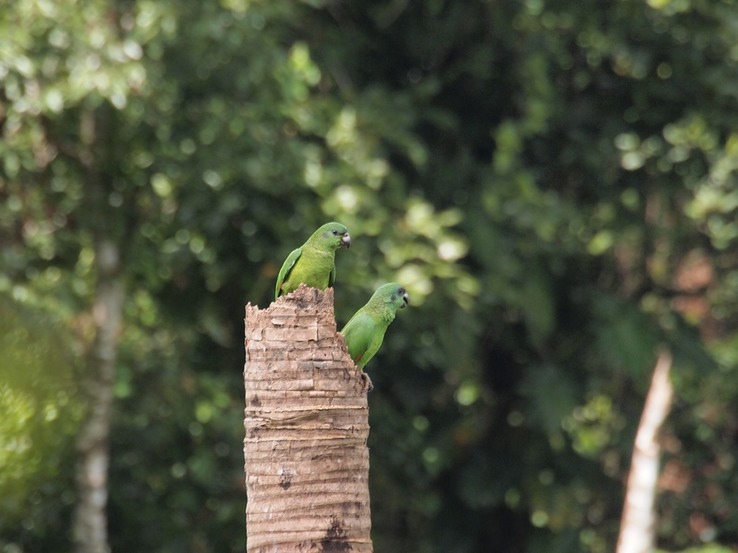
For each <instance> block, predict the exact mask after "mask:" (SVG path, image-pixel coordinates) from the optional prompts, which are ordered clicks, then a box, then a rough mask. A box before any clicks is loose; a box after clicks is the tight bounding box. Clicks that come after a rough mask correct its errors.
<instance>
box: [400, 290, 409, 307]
mask: <svg viewBox="0 0 738 553" xmlns="http://www.w3.org/2000/svg"><path fill="white" fill-rule="evenodd" d="M409 303H410V296H409V295H408V293H407V292H405V293H404V294H402V305H401V306H400V307H402V308H403V309H405V308H406V307H407V304H409Z"/></svg>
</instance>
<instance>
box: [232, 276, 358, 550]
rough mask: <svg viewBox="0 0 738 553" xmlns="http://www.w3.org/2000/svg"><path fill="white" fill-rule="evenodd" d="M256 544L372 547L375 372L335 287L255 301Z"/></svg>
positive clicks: (247, 377) (249, 330)
mask: <svg viewBox="0 0 738 553" xmlns="http://www.w3.org/2000/svg"><path fill="white" fill-rule="evenodd" d="M245 344H246V365H245V368H244V382H245V389H246V410H245V418H244V427H245V430H246V437H245V439H244V458H245V474H246V494H247V498H248V505H247V508H246V541H247V546H246V550H247V552H248V553H281V552H288V551H289V552H295V551H306V552H307V551H316V552H318V551H326V552H327V551H336V552H339V551H351V552H352V553H371V551H372V543H371V537H370V530H371V517H370V509H369V487H368V480H369V450H368V448H367V446H366V441H367V437H368V435H369V419H368V415H369V411H368V406H367V395H366V381H365V379H364V377H363V374H362V372H361V371H360V370H359V369H357V368H356V366H355V365H354V364H353V362H352V361H351V359H350V358H349V356H348V354H347V352H346V348H345V345H344V342H343V338H341V336H340V335H339V334H338V333H337V332H336V321H335V317H334V314H333V290H332V289H328V290H326V291H325V292H320V291H319V290H315V289H312V288H307V287H305V286H301V287H300V288H299V289H298V290H296V291H295V292H294V293H292V294H289V295H287V296H284V297H282V298H280V299H279V300H277V301H276V302H275V303H273V304H272V305H271V306H270V307H269V308H268V309H265V310H259V309H258V307H254V306H251V305H250V304H249V305H247V306H246V342H245Z"/></svg>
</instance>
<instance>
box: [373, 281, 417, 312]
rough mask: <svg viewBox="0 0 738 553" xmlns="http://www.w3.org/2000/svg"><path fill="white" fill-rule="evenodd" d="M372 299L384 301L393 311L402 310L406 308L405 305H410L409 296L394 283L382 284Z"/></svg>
mask: <svg viewBox="0 0 738 553" xmlns="http://www.w3.org/2000/svg"><path fill="white" fill-rule="evenodd" d="M373 297H375V298H377V299H379V300H382V301H384V302H385V303H387V304H389V305H390V306H391V307H393V308H394V309H395V310H397V309H404V308H405V307H407V304H408V303H410V296H409V295H408V293H407V291H406V290H405V289H404V288H403V287H402V286H400V285H399V284H397V283H396V282H389V283H387V284H383V285H382V286H380V287H379V288H377V291H376V292H374V296H373Z"/></svg>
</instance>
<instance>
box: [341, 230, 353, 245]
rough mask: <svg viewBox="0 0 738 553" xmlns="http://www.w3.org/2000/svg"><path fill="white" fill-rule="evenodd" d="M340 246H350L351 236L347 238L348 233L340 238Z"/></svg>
mask: <svg viewBox="0 0 738 553" xmlns="http://www.w3.org/2000/svg"><path fill="white" fill-rule="evenodd" d="M341 246H343V247H345V248H348V247H350V246H351V236H349V233H348V232H347V233H346V234H344V235H343V236H342V237H341Z"/></svg>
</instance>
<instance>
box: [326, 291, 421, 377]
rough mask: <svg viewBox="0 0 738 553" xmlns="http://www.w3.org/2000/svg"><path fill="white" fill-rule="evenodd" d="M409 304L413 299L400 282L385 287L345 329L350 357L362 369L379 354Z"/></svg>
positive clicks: (360, 310) (357, 313)
mask: <svg viewBox="0 0 738 553" xmlns="http://www.w3.org/2000/svg"><path fill="white" fill-rule="evenodd" d="M409 302H410V296H408V294H407V292H406V291H405V289H404V288H403V287H402V286H400V285H399V284H397V283H396V282H390V283H388V284H383V285H382V286H380V287H379V288H377V290H376V292H374V294H373V295H372V297H371V298H370V299H369V301H368V302H367V303H366V305H365V306H364V307H362V308H361V309H359V310H358V311H357V312H356V313H354V316H353V317H351V319H350V320H349V322H347V323H346V326H344V327H343V330H341V334H343V337H344V338H345V339H346V347H347V348H348V352H349V355H350V356H351V359H353V360H354V363H356V365H357V366H358V367H359V368H360V369H363V368H364V365H366V364H367V363H368V362H369V360H370V359H371V358H372V357H374V354H376V353H377V351H378V350H379V347H380V346H381V345H382V340H384V333H385V332H386V331H387V327H389V325H390V323H391V322H392V321H393V320H394V319H395V314H396V313H397V310H398V309H400V308H404V307H405V306H406V305H407V304H408V303H409Z"/></svg>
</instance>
